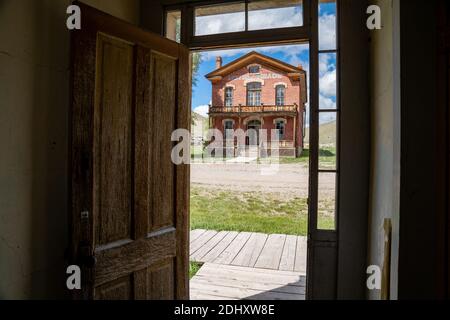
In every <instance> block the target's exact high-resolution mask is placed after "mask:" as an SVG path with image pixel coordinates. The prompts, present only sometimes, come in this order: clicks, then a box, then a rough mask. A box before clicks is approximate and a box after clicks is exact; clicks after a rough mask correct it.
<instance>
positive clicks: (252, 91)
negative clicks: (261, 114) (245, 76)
mask: <svg viewBox="0 0 450 320" xmlns="http://www.w3.org/2000/svg"><path fill="white" fill-rule="evenodd" d="M247 105H248V106H260V105H261V83H260V82H250V83H247Z"/></svg>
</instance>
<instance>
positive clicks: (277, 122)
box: [275, 119, 286, 141]
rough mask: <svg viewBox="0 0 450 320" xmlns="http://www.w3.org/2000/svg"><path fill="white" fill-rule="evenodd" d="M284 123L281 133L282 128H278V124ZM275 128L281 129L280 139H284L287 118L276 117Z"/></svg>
mask: <svg viewBox="0 0 450 320" xmlns="http://www.w3.org/2000/svg"><path fill="white" fill-rule="evenodd" d="M280 123H282V124H283V133H281V130H280V129H279V128H278V124H280ZM275 129H276V130H280V132H278V140H280V141H281V140H284V136H285V133H286V120H285V119H275Z"/></svg>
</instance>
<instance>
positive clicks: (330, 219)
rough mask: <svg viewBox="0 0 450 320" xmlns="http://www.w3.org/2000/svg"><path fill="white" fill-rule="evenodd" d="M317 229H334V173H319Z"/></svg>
mask: <svg viewBox="0 0 450 320" xmlns="http://www.w3.org/2000/svg"><path fill="white" fill-rule="evenodd" d="M317 204H318V210H317V229H319V230H336V173H334V172H332V173H328V172H327V173H324V172H320V173H319V192H318V201H317Z"/></svg>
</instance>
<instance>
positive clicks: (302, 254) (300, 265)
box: [294, 236, 307, 274]
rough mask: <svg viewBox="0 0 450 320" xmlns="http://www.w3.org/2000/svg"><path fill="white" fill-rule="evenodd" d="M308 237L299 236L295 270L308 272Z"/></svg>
mask: <svg viewBox="0 0 450 320" xmlns="http://www.w3.org/2000/svg"><path fill="white" fill-rule="evenodd" d="M306 252H307V238H306V237H300V236H299V237H297V249H296V251H295V263H294V271H295V272H302V273H305V274H306Z"/></svg>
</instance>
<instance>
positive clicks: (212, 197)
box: [189, 43, 309, 300]
mask: <svg viewBox="0 0 450 320" xmlns="http://www.w3.org/2000/svg"><path fill="white" fill-rule="evenodd" d="M286 52H289V54H286ZM192 62H193V65H194V70H197V71H196V72H195V73H194V75H193V78H194V80H193V88H192V90H193V91H192V127H191V132H192V141H191V158H192V159H191V160H192V161H191V176H190V177H191V190H190V192H191V198H190V201H191V202H190V222H191V237H190V255H189V256H190V266H191V282H190V295H191V299H269V300H272V299H273V300H277V299H282V300H287V299H289V300H292V299H294V300H301V299H305V290H306V265H307V263H306V262H307V261H306V257H307V245H306V243H307V241H306V239H307V238H306V237H307V230H308V204H307V198H308V180H309V152H308V148H309V143H308V141H307V137H305V133H306V132H307V131H308V127H309V125H308V123H307V114H308V112H309V110H307V108H308V104H307V101H308V99H307V97H302V94H303V93H302V92H303V91H302V90H303V87H306V86H307V84H306V83H307V80H306V77H307V76H308V66H309V45H308V44H304V43H303V44H283V45H282V46H276V45H275V46H258V47H240V48H233V49H222V50H214V51H196V52H195V53H194V54H193V61H192ZM217 74H221V75H220V76H221V79H222V80H219V81H218V80H217V77H218V76H217ZM280 86H283V88H284V92H283V93H284V95H285V98H284V99H283V100H284V101H281V98H280V96H279V95H277V92H278V93H280V91H281V90H280V89H279V87H280ZM277 89H278V90H277ZM304 91H305V92H307V90H304ZM277 100H278V101H277ZM275 139H276V140H277V148H275ZM219 140H220V141H221V144H222V145H221V146H219V147H217V142H218V141H219ZM214 143H216V145H215V147H216V148H215V150H214V152H211V153H209V148H210V147H211V145H212V144H214ZM221 147H222V148H223V149H222V148H221ZM275 149H276V150H275ZM271 168H272V169H273V172H272V173H271V174H264V172H265V171H267V170H270V169H271Z"/></svg>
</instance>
